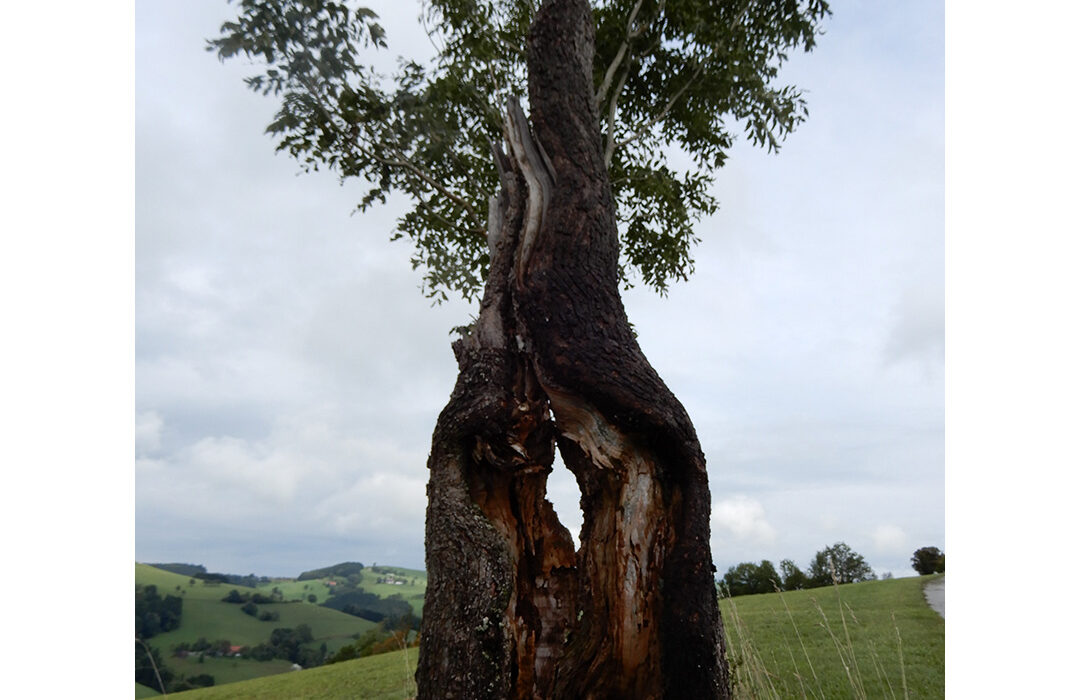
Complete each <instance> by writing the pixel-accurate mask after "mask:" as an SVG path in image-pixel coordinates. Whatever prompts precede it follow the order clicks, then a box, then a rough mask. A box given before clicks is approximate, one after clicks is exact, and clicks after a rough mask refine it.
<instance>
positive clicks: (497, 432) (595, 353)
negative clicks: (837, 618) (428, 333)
mask: <svg viewBox="0 0 1080 700" xmlns="http://www.w3.org/2000/svg"><path fill="white" fill-rule="evenodd" d="M592 32H593V29H592V20H591V11H590V9H589V6H588V4H587V2H586V1H585V0H554V1H552V2H546V3H545V4H544V5H543V7H542V8H541V10H540V12H539V13H538V15H537V17H536V19H535V21H534V23H533V27H532V29H531V32H530V39H529V47H528V50H529V54H528V67H529V102H530V107H531V121H532V129H531V130H530V129H529V127H528V124H527V123H526V121H525V118H524V115H523V114H521V113H520V110H519V109H517V108H516V105H513V104H512V105H510V106H509V108H508V112H509V118H508V127H507V134H508V142H509V154H508V155H509V157H504V156H503V155H502V153H501V151H497V152H496V153H495V158H496V161H497V163H498V164H499V166H500V172H502V174H503V179H502V180H503V188H502V192H501V193H500V197H499V200H498V202H497V203H496V204H495V205H494V206H493V207H492V221H493V225H492V234H491V236H490V242H491V244H492V263H491V268H490V271H489V279H488V282H487V288H486V289H485V295H484V299H483V301H482V303H481V312H480V315H479V317H478V320H477V323H476V325H475V327H474V328H473V331H472V333H471V335H470V336H469V337H467V338H464V339H463V340H461V341H458V342H457V343H456V344H455V353H456V355H457V358H458V362H459V367H460V374H459V377H458V382H457V385H456V386H455V389H454V392H453V395H452V396H451V398H450V402H449V404H448V405H447V407H446V408H445V409H444V410H443V412H442V414H441V415H440V417H439V421H438V423H437V425H436V429H435V434H434V437H433V441H432V451H431V455H430V458H429V463H428V466H429V469H430V471H431V478H430V482H429V485H428V499H429V502H428V515H427V535H426V537H427V542H426V548H427V567H428V577H429V578H428V586H429V587H428V597H427V600H426V602H425V606H424V619H423V628H422V631H421V635H422V638H421V648H420V662H419V667H418V670H417V682H418V687H419V691H420V696H421V697H424V698H428V697H431V698H435V697H446V698H483V697H490V698H503V697H517V698H532V697H540V698H548V697H560V698H586V697H595V698H650V697H654V698H659V697H666V698H691V697H692V698H710V697H728V696H729V694H730V692H729V682H728V673H727V665H726V662H725V658H724V647H723V633H722V626H721V621H720V617H719V610H718V606H717V600H716V593H715V588H714V584H713V572H714V568H713V566H712V557H711V553H710V550H709V508H710V496H709V489H708V483H707V476H706V471H705V460H704V456H703V455H702V453H701V448H700V445H699V443H698V440H697V436H696V433H695V431H694V428H693V425H692V424H691V422H690V419H689V417H688V416H687V414H686V411H685V410H684V409H683V407H682V405H681V404H680V403H679V401H678V400H677V399H676V398H675V396H674V395H673V394H672V393H671V392H670V391H669V390H668V388H667V387H666V386H665V385H664V383H663V381H662V380H661V379H660V377H659V376H658V375H657V374H656V372H655V371H654V370H653V368H652V366H651V365H649V363H648V361H647V360H646V359H645V356H644V354H643V353H642V352H641V349H640V347H639V346H638V344H637V341H636V339H635V338H634V335H633V333H632V331H631V329H630V326H629V323H628V322H627V318H626V313H625V310H624V308H623V305H622V301H621V299H620V297H619V291H618V270H617V265H618V235H617V229H616V224H615V215H614V213H615V212H614V203H613V200H612V196H611V188H610V184H609V181H608V176H607V171H606V168H605V167H604V163H603V156H602V152H601V139H600V132H599V128H598V118H597V114H596V108H595V106H594V103H593V99H592V91H593V87H592V51H593V34H592ZM556 442H557V444H558V449H559V451H560V454H561V455H562V457H563V460H564V461H565V462H566V464H567V466H568V467H569V468H570V469H571V471H572V472H573V473H574V474H575V476H576V478H577V481H578V484H579V486H580V488H581V492H582V497H581V504H582V510H583V511H584V514H585V522H584V526H583V529H582V536H581V540H582V542H581V548H580V549H579V550H578V551H577V552H575V551H574V547H573V543H572V540H571V538H570V535H569V533H568V532H567V531H566V529H565V528H564V527H562V525H560V524H559V522H558V519H557V517H556V515H555V513H554V511H553V509H552V507H551V505H550V503H548V502H547V501H546V499H545V493H546V480H547V476H548V474H549V473H550V471H551V464H552V460H553V456H554V449H555V443H556Z"/></svg>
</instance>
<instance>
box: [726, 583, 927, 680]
mask: <svg viewBox="0 0 1080 700" xmlns="http://www.w3.org/2000/svg"><path fill="white" fill-rule="evenodd" d="M924 582H925V581H920V580H919V579H897V580H895V581H874V582H868V583H861V584H844V585H840V584H838V583H835V582H834V584H833V586H832V587H831V590H830V589H823V588H818V589H813V590H805V591H790V592H780V591H777V592H776V593H771V594H766V595H756V596H744V597H739V598H731V597H726V596H725V597H723V599H722V601H721V605H722V610H723V613H724V624H725V633H726V636H727V640H728V660H729V664H730V667H731V675H732V681H733V686H734V691H735V697H736V698H792V697H796V698H806V699H809V698H820V699H821V700H824V699H826V698H834V697H852V698H856V699H857V700H861V699H864V698H869V697H875V698H877V697H884V698H891V699H892V700H897V699H898V698H904V699H905V700H907V699H908V698H916V697H942V696H943V695H944V621H943V620H942V619H941V618H940V617H939V616H938V615H937V614H936V613H934V612H933V611H931V610H930V609H929V607H927V605H926V603H925V601H924V600H923V599H922V584H923V583H924ZM833 598H835V602H833V600H832V599H833ZM901 628H903V629H904V630H905V631H904V634H903V635H902V634H901ZM909 636H910V637H911V639H913V640H915V643H916V644H917V645H918V647H917V648H915V649H913V650H911V649H909V647H908V646H907V642H905V638H907V637H909ZM909 651H912V652H913V653H911V654H909V653H908V652H909Z"/></svg>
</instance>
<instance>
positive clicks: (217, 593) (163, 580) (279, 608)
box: [135, 564, 375, 665]
mask: <svg viewBox="0 0 1080 700" xmlns="http://www.w3.org/2000/svg"><path fill="white" fill-rule="evenodd" d="M135 583H136V584H139V585H148V584H152V585H155V586H157V587H158V593H160V594H161V595H163V596H164V595H179V596H181V597H182V598H183V600H184V606H183V612H182V614H181V616H180V626H179V627H178V628H177V629H175V630H172V631H171V632H165V633H162V634H159V635H157V636H155V637H153V638H152V639H150V640H149V644H150V645H151V646H154V647H157V648H158V649H159V650H160V651H161V652H162V655H163V656H166V657H168V656H169V652H170V650H171V649H172V647H173V646H175V645H177V644H179V643H181V642H194V641H196V640H198V639H199V638H200V637H205V638H206V639H207V640H208V641H211V642H213V641H215V640H217V639H228V640H229V641H230V642H231V643H232V644H234V645H238V646H247V645H253V644H258V643H259V642H265V641H267V640H268V639H269V638H270V633H271V632H272V631H273V630H274V629H275V628H277V627H296V626H298V625H301V624H306V625H308V626H310V627H311V631H312V635H313V636H314V637H315V641H314V642H313V645H314V646H316V647H318V645H319V644H321V643H322V642H324V641H325V642H326V643H327V647H328V648H329V649H330V650H331V651H333V650H336V649H337V648H339V647H341V646H343V645H344V644H346V643H348V642H349V641H351V638H352V636H353V635H359V634H363V633H364V632H366V631H368V630H369V629H372V628H373V627H374V626H375V623H373V622H371V621H369V620H363V619H361V618H358V617H354V616H352V615H346V614H345V613H343V612H339V611H337V610H331V609H330V608H324V607H320V606H318V605H314V604H311V603H307V602H302V603H273V604H267V605H260V606H259V610H260V611H262V610H269V611H272V612H276V613H278V615H279V616H280V617H279V619H278V620H276V621H261V620H258V619H256V618H254V617H252V616H250V615H246V614H245V613H244V612H243V611H241V610H240V608H241V606H240V605H237V604H235V603H226V602H223V601H222V598H224V597H225V596H226V595H227V594H228V593H229V591H231V590H233V589H236V590H237V591H239V592H240V593H254V592H255V591H256V590H260V591H261V592H263V593H264V594H265V593H266V591H262V589H254V588H246V587H244V586H234V585H231V584H209V585H208V584H206V583H205V582H203V581H198V580H196V583H194V584H192V583H191V582H190V579H189V578H188V577H186V576H181V575H179V574H173V573H170V572H168V571H162V570H160V569H155V568H154V567H152V566H146V565H145V564H136V565H135ZM170 665H171V664H170Z"/></svg>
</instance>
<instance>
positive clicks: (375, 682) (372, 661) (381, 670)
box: [170, 648, 417, 700]
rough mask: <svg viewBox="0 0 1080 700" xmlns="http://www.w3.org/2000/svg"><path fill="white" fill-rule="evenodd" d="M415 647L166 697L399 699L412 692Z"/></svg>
mask: <svg viewBox="0 0 1080 700" xmlns="http://www.w3.org/2000/svg"><path fill="white" fill-rule="evenodd" d="M416 651H417V650H416V649H415V648H414V649H408V650H406V651H404V652H402V651H394V652H390V653H387V654H379V655H377V656H369V657H367V658H364V659H356V660H354V661H343V662H341V663H337V664H332V665H330V666H320V667H319V668H312V669H308V670H306V671H296V672H293V673H282V674H279V675H276V676H268V677H266V678H258V679H255V680H250V681H243V682H241V683H230V684H229V685H222V686H215V687H213V688H201V689H199V690H189V691H187V692H184V693H176V694H174V695H170V697H177V698H184V700H272V699H274V698H281V699H282V700H285V699H288V700H294V699H295V698H342V699H345V698H349V699H352V698H363V699H364V700H391V699H393V700H400V699H401V698H405V697H408V698H411V697H415V695H416V684H415V683H414V682H413V674H414V673H415V672H416Z"/></svg>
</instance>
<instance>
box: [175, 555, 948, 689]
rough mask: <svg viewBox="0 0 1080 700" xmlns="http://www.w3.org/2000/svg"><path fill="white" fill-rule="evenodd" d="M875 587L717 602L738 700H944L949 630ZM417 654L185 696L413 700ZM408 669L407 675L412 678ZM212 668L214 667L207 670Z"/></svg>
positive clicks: (899, 588)
mask: <svg viewBox="0 0 1080 700" xmlns="http://www.w3.org/2000/svg"><path fill="white" fill-rule="evenodd" d="M938 578H940V576H924V577H921V578H905V579H894V580H889V581H870V582H867V583H856V584H850V585H845V586H835V587H831V588H817V589H813V590H809V591H794V592H790V593H783V594H779V593H771V594H768V595H756V596H741V597H739V598H734V599H725V600H723V601H721V610H722V611H723V615H724V624H725V626H726V630H727V634H728V638H729V642H728V654H729V659H730V661H731V665H732V674H733V676H734V678H735V681H736V686H735V693H736V697H738V698H755V699H756V698H848V697H854V698H865V697H874V698H877V697H884V698H905V697H906V698H941V697H944V695H945V621H944V620H943V619H942V618H941V617H940V616H939V615H938V614H937V613H935V612H934V611H933V610H931V609H930V608H929V606H928V605H927V604H926V601H925V599H924V598H923V594H922V588H923V586H924V585H925V584H926V583H927V582H929V581H932V580H936V579H938ZM416 654H417V650H416V649H409V650H408V664H406V659H405V658H404V655H403V653H402V652H392V653H389V654H380V655H378V656H371V657H367V658H364V659H357V660H355V661H348V662H344V663H340V664H333V665H331V666H322V667H319V668H314V669H310V670H306V671H298V672H294V673H284V674H279V675H276V676H270V677H266V678H260V679H256V680H251V681H244V682H240V683H232V684H230V685H226V686H222V685H219V686H216V687H213V688H205V689H201V690H193V691H188V692H186V693H180V694H179V695H180V696H182V697H183V698H185V700H187V699H188V698H190V699H191V700H247V699H256V698H258V699H259V700H276V699H280V700H286V699H292V698H328V699H334V698H365V699H367V698H371V699H375V700H381V699H383V698H387V699H388V698H408V697H412V696H413V695H412V694H413V693H415V685H413V682H412V673H413V672H414V671H415V668H416ZM406 666H408V668H406ZM207 668H209V667H207Z"/></svg>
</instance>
